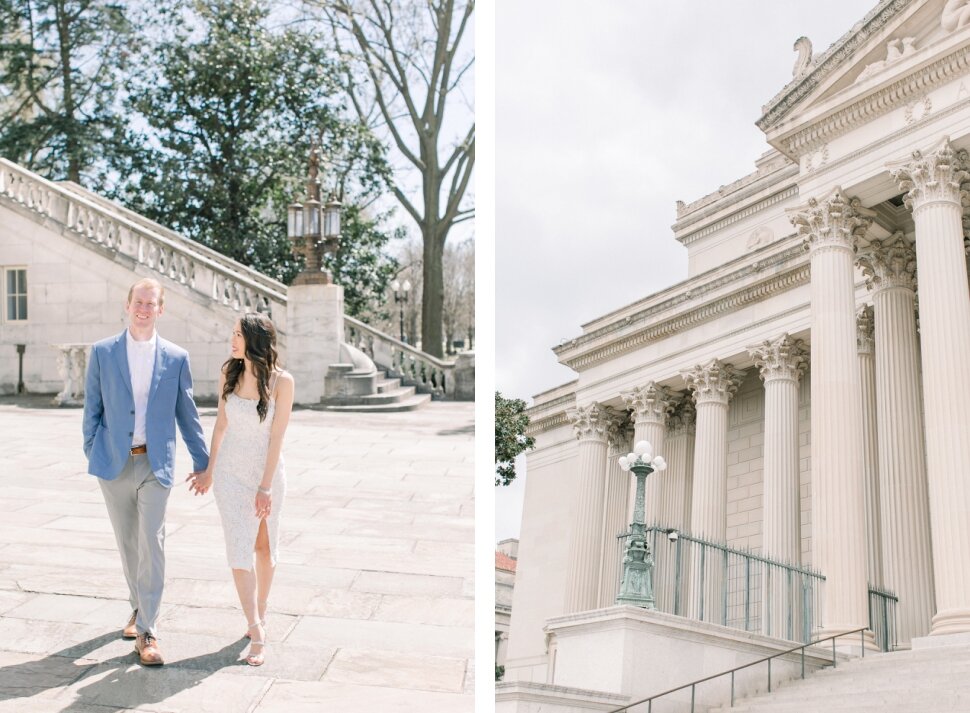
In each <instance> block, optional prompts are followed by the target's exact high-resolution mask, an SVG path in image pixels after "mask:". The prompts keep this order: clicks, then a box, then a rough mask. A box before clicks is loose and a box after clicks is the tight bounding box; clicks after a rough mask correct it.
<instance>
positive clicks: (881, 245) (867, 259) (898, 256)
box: [856, 230, 916, 290]
mask: <svg viewBox="0 0 970 713" xmlns="http://www.w3.org/2000/svg"><path fill="white" fill-rule="evenodd" d="M856 264H857V265H859V267H861V268H862V274H864V275H865V276H866V287H868V288H869V289H870V290H879V289H888V288H890V287H906V288H908V289H910V290H915V289H916V250H915V248H914V247H913V245H912V244H911V243H910V242H909V241H908V240H907V239H906V238H905V236H904V235H903V233H902V232H901V231H898V230H897V231H896V232H895V233H893V234H892V235H891V236H890V237H889V238H888V239H886V240H871V241H869V247H868V248H866V249H865V250H863V251H862V252H861V253H860V254H859V257H858V258H856Z"/></svg>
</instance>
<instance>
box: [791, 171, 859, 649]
mask: <svg viewBox="0 0 970 713" xmlns="http://www.w3.org/2000/svg"><path fill="white" fill-rule="evenodd" d="M790 217H791V220H792V223H793V224H794V225H795V227H796V228H797V229H798V232H799V234H801V235H803V236H804V237H805V240H806V242H807V244H808V247H809V250H810V259H811V264H812V282H811V299H812V349H811V360H812V565H813V566H814V567H817V568H818V569H819V570H820V571H821V572H822V574H824V575H825V577H826V579H825V587H824V596H823V600H822V607H823V613H822V617H823V625H822V632H823V633H824V634H833V633H837V632H840V631H848V630H851V629H855V628H858V627H865V626H868V623H869V612H868V609H869V588H868V586H867V583H866V539H865V538H866V523H865V517H864V515H863V513H864V512H865V471H864V461H863V455H862V442H863V440H862V439H863V429H862V399H861V396H860V394H861V386H860V377H859V357H858V354H857V349H856V318H855V311H856V310H855V274H854V273H855V270H854V249H855V239H856V237H857V236H860V235H863V234H865V231H866V230H867V229H868V227H869V225H870V223H871V222H872V211H869V210H867V209H865V208H863V207H862V205H861V204H860V203H859V200H858V199H849V198H847V197H846V196H845V195H844V194H843V193H842V189H841V188H835V189H834V190H833V191H832V192H831V193H829V194H828V195H827V196H825V197H824V198H823V199H822V200H815V199H812V200H810V201H809V202H808V204H807V205H805V206H803V207H802V208H800V209H798V210H797V211H794V212H793V213H792V214H791V216H790ZM870 645H873V644H872V641H871V640H870Z"/></svg>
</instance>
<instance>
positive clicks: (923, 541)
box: [858, 232, 933, 646]
mask: <svg viewBox="0 0 970 713" xmlns="http://www.w3.org/2000/svg"><path fill="white" fill-rule="evenodd" d="M858 262H859V265H860V266H861V267H862V271H863V273H864V274H865V275H866V277H867V278H868V279H867V281H866V285H867V286H868V287H869V289H870V290H872V298H873V303H874V304H873V306H874V311H875V319H876V329H875V333H876V398H877V400H878V402H879V405H880V408H879V412H878V416H877V419H876V422H877V428H878V433H879V439H878V440H879V477H880V479H881V483H880V487H879V495H880V508H879V510H880V516H881V518H882V542H883V552H884V555H885V559H884V562H883V568H884V569H883V571H884V575H885V583H886V585H887V586H889V587H890V588H891V589H892V590H893V591H895V592H896V594H897V595H898V596H899V606H898V607H897V612H898V614H897V622H898V625H899V629H898V637H899V642H900V644H902V645H903V646H908V645H909V642H910V641H911V640H912V639H913V638H914V637H916V636H925V635H926V634H927V632H928V631H929V628H930V618H931V617H932V616H933V569H932V555H931V552H930V513H929V502H928V495H927V488H926V460H925V453H924V450H923V415H922V413H921V410H920V408H919V406H918V404H919V401H920V391H919V350H918V346H917V341H916V305H915V303H914V301H915V298H916V251H915V250H913V247H912V245H910V243H909V242H908V241H907V240H906V239H905V238H904V237H903V234H902V233H898V232H897V233H895V234H894V235H893V236H892V237H891V238H890V239H889V240H886V241H881V240H873V241H871V244H870V246H869V248H868V249H867V250H866V251H865V252H864V253H863V254H862V255H860V256H859V260H858Z"/></svg>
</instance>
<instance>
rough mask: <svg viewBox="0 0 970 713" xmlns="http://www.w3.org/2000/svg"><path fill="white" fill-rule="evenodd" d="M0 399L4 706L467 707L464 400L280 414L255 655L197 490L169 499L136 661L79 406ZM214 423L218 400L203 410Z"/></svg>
mask: <svg viewBox="0 0 970 713" xmlns="http://www.w3.org/2000/svg"><path fill="white" fill-rule="evenodd" d="M47 402H48V400H47V399H44V400H39V399H37V398H31V399H26V400H25V399H12V398H10V397H5V398H2V399H0V433H2V434H3V438H2V440H0V510H2V512H3V516H2V525H0V711H17V713H67V712H70V713H115V712H116V711H156V712H165V713H182V712H186V713H188V712H189V711H191V712H192V713H235V712H236V711H238V712H239V713H273V712H276V711H285V713H301V712H303V711H307V712H309V711H313V712H314V713H317V712H318V711H334V712H336V713H344V712H350V713H352V712H354V711H368V712H369V713H385V712H390V713H392V712H396V711H421V712H422V713H436V712H438V711H441V712H445V711H447V712H448V713H461V712H462V711H472V710H474V693H473V690H472V689H473V680H474V671H473V661H472V659H473V649H474V642H473V626H474V583H473V572H474V554H473V549H474V504H473V500H472V493H473V463H472V459H473V444H474V426H473V423H474V405H473V404H467V403H439V402H435V403H431V404H429V405H428V406H426V407H424V408H423V409H420V410H418V411H415V412H410V413H391V414H355V413H327V412H320V411H309V410H298V411H295V412H294V413H293V417H292V420H291V423H290V428H289V431H288V433H287V438H286V443H285V445H284V454H285V459H286V468H287V481H288V487H289V491H288V495H287V500H286V503H285V507H284V510H283V521H282V535H281V555H280V560H281V561H280V563H279V565H278V568H277V573H276V579H275V582H274V586H273V591H272V594H271V596H270V606H269V614H268V616H267V619H268V633H269V637H268V641H269V646H268V647H267V651H266V664H265V665H263V666H262V667H260V668H252V667H250V666H247V665H245V663H244V662H243V661H242V658H243V656H244V654H245V651H246V644H247V640H246V639H244V638H243V637H242V635H243V633H244V632H245V630H246V622H245V619H244V617H243V615H242V612H241V610H240V609H239V604H238V600H237V597H236V592H235V588H234V587H233V584H232V577H231V574H230V570H229V568H228V565H227V564H226V560H225V552H224V540H223V535H222V529H221V525H220V523H219V514H218V512H217V510H216V506H215V502H214V501H213V499H212V495H211V493H210V494H209V495H206V496H204V497H196V496H193V495H191V494H190V493H189V492H188V489H187V488H186V487H185V485H184V483H182V482H181V480H182V479H183V478H184V477H185V475H186V474H187V473H188V471H189V470H190V466H191V461H190V459H189V456H188V453H187V451H186V450H185V447H184V445H182V443H181V441H179V448H180V450H179V453H178V457H177V462H176V467H177V470H178V472H179V473H181V475H180V476H178V477H177V479H176V480H177V483H178V484H177V485H176V487H175V488H174V490H173V492H172V495H171V497H170V499H169V506H168V518H167V522H168V528H167V534H168V536H167V540H166V551H167V572H166V589H165V595H164V598H163V606H162V618H161V621H160V629H159V640H160V643H161V645H162V652H163V653H164V655H165V658H166V661H167V665H165V666H164V667H162V668H154V669H146V668H142V667H141V666H139V665H138V663H137V660H136V657H135V655H134V654H133V653H132V644H131V642H128V641H124V640H122V639H121V638H120V628H121V627H122V626H123V625H124V623H125V621H126V620H127V618H128V615H129V613H130V611H129V608H128V602H127V588H126V587H125V585H124V580H123V577H122V573H121V563H120V559H119V556H118V553H117V550H116V546H115V542H114V537H113V535H112V533H111V528H110V525H109V523H108V518H107V515H106V512H105V506H104V502H103V500H102V497H101V492H100V489H99V488H98V485H97V483H96V481H95V479H94V477H93V476H89V475H87V474H86V462H85V461H84V457H83V454H82V452H81V425H80V424H81V411H80V410H79V409H64V410H60V409H51V408H45V407H42V405H43V404H46V403H47ZM201 411H202V416H203V418H202V423H203V426H204V427H205V429H206V433H207V434H209V433H211V429H212V425H213V422H214V420H215V418H214V417H215V409H214V408H211V407H210V408H203V409H202V410H201Z"/></svg>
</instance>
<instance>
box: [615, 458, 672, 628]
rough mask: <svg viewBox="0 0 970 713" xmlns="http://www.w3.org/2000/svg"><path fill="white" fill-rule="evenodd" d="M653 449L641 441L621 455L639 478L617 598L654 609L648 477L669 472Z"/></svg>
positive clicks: (623, 465)
mask: <svg viewBox="0 0 970 713" xmlns="http://www.w3.org/2000/svg"><path fill="white" fill-rule="evenodd" d="M651 451H652V447H651V446H650V444H649V443H648V442H647V441H640V442H639V443H637V444H636V446H634V448H633V453H630V454H629V455H626V456H621V457H620V460H619V463H620V468H622V469H623V470H624V471H627V472H629V471H631V470H632V471H633V474H634V475H635V476H636V479H637V496H636V501H635V504H634V507H633V522H632V523H631V524H630V534H629V535H627V546H626V556H624V558H623V582H622V583H621V585H620V593H619V594H618V595H617V597H616V603H617V604H629V605H631V606H635V607H644V608H646V609H655V608H656V605H655V599H654V595H653V554H652V553H651V552H650V545H649V544H648V543H647V525H646V523H645V522H644V512H645V509H646V508H645V500H646V487H647V476H648V475H650V474H651V473H653V472H654V471H662V470H666V469H667V463H666V462H665V461H664V459H663V458H661V457H660V456H657V457H656V458H653V459H652V460H651V457H652V453H651Z"/></svg>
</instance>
